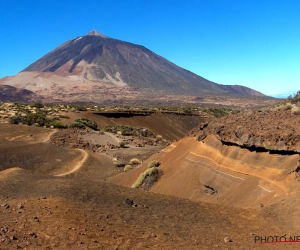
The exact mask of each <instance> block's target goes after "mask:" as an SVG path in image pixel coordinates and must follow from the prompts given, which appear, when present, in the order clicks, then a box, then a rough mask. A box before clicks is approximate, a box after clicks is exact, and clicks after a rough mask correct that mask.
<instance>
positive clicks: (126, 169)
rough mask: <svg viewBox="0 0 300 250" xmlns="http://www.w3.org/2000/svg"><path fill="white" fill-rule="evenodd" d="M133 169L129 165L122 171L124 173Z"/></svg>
mask: <svg viewBox="0 0 300 250" xmlns="http://www.w3.org/2000/svg"><path fill="white" fill-rule="evenodd" d="M132 168H133V167H132V166H131V165H126V166H125V167H124V169H123V171H124V172H128V171H129V170H131V169H132Z"/></svg>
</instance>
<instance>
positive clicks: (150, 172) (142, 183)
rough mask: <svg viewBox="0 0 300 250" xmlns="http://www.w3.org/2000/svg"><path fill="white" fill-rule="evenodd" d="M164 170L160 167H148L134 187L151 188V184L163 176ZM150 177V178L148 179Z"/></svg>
mask: <svg viewBox="0 0 300 250" xmlns="http://www.w3.org/2000/svg"><path fill="white" fill-rule="evenodd" d="M162 174H163V172H162V170H161V169H159V168H148V169H147V170H146V171H145V172H144V173H142V174H141V175H140V176H139V178H138V179H137V181H136V182H135V183H134V184H133V185H132V188H143V189H145V190H149V189H150V188H151V186H152V185H153V184H154V183H155V182H156V181H157V180H158V179H159V178H160V177H161V176H162ZM147 179H148V180H147Z"/></svg>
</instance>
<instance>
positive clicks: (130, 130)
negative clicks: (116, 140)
mask: <svg viewBox="0 0 300 250" xmlns="http://www.w3.org/2000/svg"><path fill="white" fill-rule="evenodd" d="M103 130H104V131H105V132H110V133H114V134H121V135H124V136H130V135H134V136H143V137H149V136H153V133H152V131H150V130H149V129H147V128H143V127H129V126H106V127H104V129H103Z"/></svg>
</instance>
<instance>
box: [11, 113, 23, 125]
mask: <svg viewBox="0 0 300 250" xmlns="http://www.w3.org/2000/svg"><path fill="white" fill-rule="evenodd" d="M22 121H23V117H21V116H19V115H15V116H12V117H10V120H9V122H10V124H19V123H22Z"/></svg>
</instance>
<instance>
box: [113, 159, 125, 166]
mask: <svg viewBox="0 0 300 250" xmlns="http://www.w3.org/2000/svg"><path fill="white" fill-rule="evenodd" d="M113 164H114V165H116V166H117V167H119V168H123V167H124V166H125V163H123V162H121V161H120V160H118V159H117V158H113Z"/></svg>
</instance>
